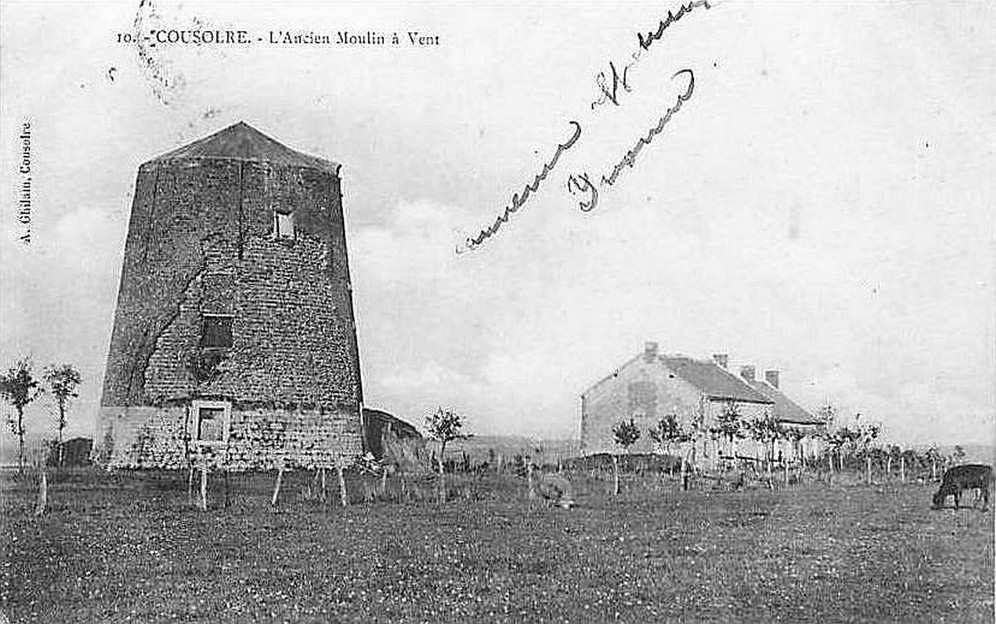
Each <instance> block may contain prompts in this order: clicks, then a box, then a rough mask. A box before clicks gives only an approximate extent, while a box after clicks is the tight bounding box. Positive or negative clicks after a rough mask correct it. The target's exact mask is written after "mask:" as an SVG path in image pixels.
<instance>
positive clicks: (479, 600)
mask: <svg viewBox="0 0 996 624" xmlns="http://www.w3.org/2000/svg"><path fill="white" fill-rule="evenodd" d="M356 479H357V478H356V477H352V478H351V483H350V487H351V489H352V490H353V493H354V497H357V498H362V494H359V492H362V491H365V490H369V489H371V488H373V487H374V486H373V485H372V483H374V482H373V481H372V482H371V483H367V484H365V485H363V486H362V487H361V484H360V483H358V482H357V481H356ZM463 479H464V480H465V481H467V483H465V484H464V487H463V488H462V489H461V488H459V487H458V488H457V490H456V492H457V494H458V495H460V500H455V501H450V502H447V503H445V504H438V503H434V502H429V501H424V502H410V503H386V502H368V503H363V504H353V505H351V506H349V507H347V508H342V507H340V506H339V505H338V504H337V503H336V502H334V501H333V502H330V503H329V504H327V505H323V504H322V503H320V502H317V501H314V500H306V499H303V498H302V496H301V494H300V492H301V491H302V490H303V489H304V487H305V486H306V485H307V484H308V477H307V476H305V475H297V476H296V477H294V478H290V479H288V481H287V485H286V488H285V493H284V495H283V496H284V498H283V500H282V501H281V505H280V506H279V507H278V508H277V509H273V508H271V507H270V506H269V495H270V491H269V489H270V487H272V476H271V475H261V476H257V477H255V478H252V479H246V478H241V479H233V480H232V483H231V487H232V493H231V505H230V506H229V507H227V508H226V507H224V506H223V505H222V504H221V503H222V497H221V494H220V490H219V489H218V484H217V483H212V491H211V498H212V501H211V502H212V508H211V509H209V510H208V511H207V512H201V511H197V510H194V509H191V508H190V507H189V506H188V504H187V494H186V484H185V483H184V481H183V477H182V476H176V475H173V476H164V475H153V474H144V475H120V474H119V475H114V476H104V477H97V476H94V475H87V474H84V475H71V476H67V477H63V478H62V480H61V481H60V480H56V481H55V482H54V483H53V484H52V486H51V491H50V508H49V511H48V513H46V514H45V515H44V516H43V517H41V518H35V517H33V516H32V515H31V513H30V511H31V507H32V505H33V502H34V499H33V493H32V491H31V489H30V487H33V485H34V484H24V483H21V484H18V483H14V482H13V481H12V480H11V479H10V478H9V477H8V478H7V480H6V482H5V484H4V487H3V490H2V491H3V501H2V505H3V527H2V534H0V541H2V549H3V560H2V574H0V581H2V583H3V585H2V587H0V598H2V608H3V611H4V612H5V613H6V614H7V616H8V617H9V618H10V619H11V621H12V622H14V623H15V624H16V623H19V622H47V623H48V622H128V621H134V622H167V621H170V622H172V621H180V622H251V621H273V622H285V621H286V622H325V621H390V622H399V621H412V622H415V621H428V622H437V621H451V622H470V621H528V622H540V621H550V622H560V621H565V622H568V621H569V622H597V621H614V620H621V621H630V622H650V621H666V620H681V621H724V622H729V621H748V622H771V621H785V622H800V621H812V622H842V621H868V622H943V621H948V622H992V621H993V592H994V588H993V515H992V514H991V513H980V512H979V511H973V510H964V509H963V510H961V511H958V512H956V511H955V510H953V509H952V510H940V511H931V510H930V509H929V500H930V495H931V494H932V492H933V490H934V486H931V485H924V484H920V485H916V484H910V485H899V484H890V485H884V486H878V487H876V486H871V487H868V486H851V487H839V486H835V487H828V486H826V485H823V484H820V483H809V484H801V485H797V486H789V487H786V488H783V489H776V490H768V489H756V490H748V491H740V492H723V491H715V492H706V491H689V492H681V491H678V490H677V489H676V488H674V487H673V485H672V484H667V485H666V486H663V487H662V486H660V483H659V482H658V481H655V480H654V481H651V482H647V481H645V480H644V481H640V482H639V483H637V482H634V481H632V480H631V482H630V483H629V484H628V485H629V491H626V492H624V493H623V494H622V495H620V496H618V497H613V496H610V495H607V494H606V493H605V492H606V489H607V482H606V481H605V480H602V479H598V480H592V479H590V478H589V475H587V474H586V475H584V477H578V478H577V481H578V482H579V490H580V492H579V494H580V495H579V498H578V502H579V506H578V507H577V508H575V509H573V510H569V511H568V510H563V509H558V508H547V507H545V506H544V505H542V504H541V503H538V502H531V501H529V500H528V499H527V498H526V496H525V484H524V480H522V479H518V478H516V477H514V476H501V477H498V476H495V475H486V476H484V477H480V478H479V477H469V476H468V477H463ZM216 481H217V480H216ZM454 481H456V482H457V484H458V485H459V483H460V479H459V478H458V479H454ZM334 483H335V479H334V478H332V479H331V480H330V485H332V484H334ZM648 483H651V485H648ZM29 486H30V487H29ZM391 487H392V488H394V487H397V483H392V484H391ZM332 498H333V499H334V498H335V497H334V496H333V497H332ZM966 498H969V499H970V497H966Z"/></svg>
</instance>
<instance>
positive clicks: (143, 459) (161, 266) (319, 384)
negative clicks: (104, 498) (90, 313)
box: [95, 122, 362, 470]
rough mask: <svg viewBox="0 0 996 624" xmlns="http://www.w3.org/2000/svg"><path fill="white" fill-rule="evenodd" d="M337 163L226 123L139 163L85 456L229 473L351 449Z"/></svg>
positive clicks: (351, 356) (353, 386)
mask: <svg viewBox="0 0 996 624" xmlns="http://www.w3.org/2000/svg"><path fill="white" fill-rule="evenodd" d="M339 167H340V166H339V164H337V163H335V162H332V161H328V160H324V159H321V158H316V157H313V156H309V155H306V154H302V153H299V152H296V151H294V150H292V149H290V148H288V147H286V146H284V145H282V144H280V143H278V142H277V141H275V140H273V139H271V138H270V137H268V136H266V135H264V134H262V133H261V132H259V131H257V130H255V129H254V128H252V127H250V126H248V125H246V124H245V123H241V122H240V123H237V124H235V125H233V126H230V127H228V128H225V129H224V130H221V131H220V132H218V133H216V134H213V135H211V136H209V137H206V138H204V139H201V140H199V141H195V142H193V143H191V144H189V145H186V146H184V147H181V148H179V149H176V150H174V151H172V152H169V153H167V154H164V155H162V156H159V157H158V158H154V159H152V160H150V161H149V162H146V163H144V164H143V165H141V167H139V170H138V178H137V181H136V184H135V197H134V203H133V205H132V211H131V220H130V223H129V225H128V238H127V241H126V243H125V253H124V262H123V266H122V271H121V283H120V288H119V291H118V300H117V311H116V313H115V317H114V331H113V334H112V336H111V345H110V352H109V354H108V358H107V372H106V376H105V380H104V391H103V396H102V399H101V406H100V415H99V423H98V431H97V437H96V440H95V442H96V444H97V446H98V450H97V454H98V456H102V458H103V459H104V460H105V461H106V462H108V463H109V464H110V465H112V466H132V467H135V466H143V467H145V466H148V467H162V468H172V467H177V468H178V467H181V466H185V465H187V463H188V459H189V457H190V455H191V452H192V450H193V452H195V453H196V454H197V455H198V457H201V458H206V460H207V461H209V462H210V461H214V462H221V461H223V462H225V465H226V467H228V468H229V469H236V470H238V469H253V468H269V467H272V466H274V465H288V466H294V465H301V466H315V465H321V464H330V463H333V462H335V461H338V460H339V459H342V458H345V457H352V456H355V455H356V454H358V453H360V452H361V450H362V448H361V447H362V423H361V418H362V416H361V404H362V390H361V384H360V369H359V355H358V351H357V343H356V329H355V325H354V317H353V305H352V296H351V288H350V280H349V265H348V261H347V255H346V237H345V230H344V224H343V210H342V192H341V190H340V178H339Z"/></svg>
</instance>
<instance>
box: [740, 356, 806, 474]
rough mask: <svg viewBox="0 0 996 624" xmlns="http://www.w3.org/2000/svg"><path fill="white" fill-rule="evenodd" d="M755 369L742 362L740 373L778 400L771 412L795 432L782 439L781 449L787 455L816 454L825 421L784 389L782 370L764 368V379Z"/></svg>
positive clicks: (753, 384) (789, 430)
mask: <svg viewBox="0 0 996 624" xmlns="http://www.w3.org/2000/svg"><path fill="white" fill-rule="evenodd" d="M755 371H756V369H755V368H754V367H753V366H742V367H740V376H741V377H743V379H744V380H745V381H746V382H747V383H749V384H750V385H751V387H752V388H754V389H755V390H757V391H758V392H759V393H760V394H763V395H764V396H765V397H766V398H768V399H770V400H771V401H772V402H773V403H774V404H773V405H772V406H771V414H772V415H773V416H774V417H775V420H777V421H778V423H779V424H780V425H781V426H782V427H783V428H784V429H786V430H787V431H788V432H790V433H791V434H793V435H792V436H791V438H790V439H789V440H787V441H785V442H783V443H782V448H781V449H779V450H780V451H781V452H782V454H783V455H784V456H786V457H801V456H805V457H812V456H814V455H816V454H817V453H819V452H820V450H821V449H820V440H819V434H820V433H821V432H822V431H823V428H824V423H823V421H822V420H820V419H819V418H817V417H816V416H814V415H813V414H810V413H809V412H807V411H806V410H805V409H803V408H802V407H800V406H799V405H798V404H797V403H796V402H795V401H793V400H792V399H790V398H788V397H787V396H785V394H783V393H782V391H781V390H780V389H779V387H778V384H779V377H780V374H779V372H778V371H777V370H766V371H764V379H763V380H761V379H757V378H756V373H755Z"/></svg>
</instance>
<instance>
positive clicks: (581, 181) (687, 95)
mask: <svg viewBox="0 0 996 624" xmlns="http://www.w3.org/2000/svg"><path fill="white" fill-rule="evenodd" d="M678 76H686V77H687V78H688V86H687V87H686V88H685V91H684V93H679V94H678V99H677V101H676V102H675V103H674V105H673V106H671V107H670V108H668V109H667V111H666V112H665V113H664V115H662V116H661V118H660V119H659V120H657V125H656V126H654V127H653V128H651V129H650V130H649V131H648V132H647V136H645V137H640V138H639V140H637V142H636V145H634V146H633V147H632V148H630V149H629V151H627V152H626V155H625V156H623V157H622V158H621V159H620V160H619V162H617V163H616V165H615V166H614V167H613V168H612V173H610V174H609V175H607V176H606V175H602V177H601V179H600V180H599V181H598V184H599V186H603V187H604V186H612V185H614V184H615V183H616V180H617V179H618V178H619V174H620V172H622V170H623V168H624V167H630V168H632V167H633V164H634V163H635V162H636V157H637V156H639V155H640V152H642V151H643V148H644V147H646V146H647V145H650V143H652V142H653V140H654V137H656V136H657V135H658V134H660V133H661V132H662V131H663V130H664V126H666V125H667V124H668V123H669V122H670V121H671V117H672V116H673V115H674V114H675V113H677V112H678V111H680V110H681V107H682V106H684V104H685V102H687V101H688V100H690V99H692V94H693V93H694V92H695V73H694V72H693V71H692V70H690V69H682V70H681V71H678V72H676V73H675V74H674V75H673V76H671V79H672V80H673V79H675V78H678ZM567 192H569V193H570V194H571V195H574V196H577V194H578V193H581V194H584V195H585V197H584V201H580V202H578V207H579V208H580V209H581V212H591V211H592V210H594V209H595V206H597V205H598V188H596V186H595V185H594V184H592V182H591V179H590V178H589V176H588V173H587V172H584V173H581V174H579V175H571V176H570V177H568V178H567Z"/></svg>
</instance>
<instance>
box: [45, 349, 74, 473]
mask: <svg viewBox="0 0 996 624" xmlns="http://www.w3.org/2000/svg"><path fill="white" fill-rule="evenodd" d="M81 380H82V379H81V377H80V373H79V371H78V370H76V369H75V368H73V365H72V364H62V365H61V366H55V365H52V366H48V367H47V368H46V369H45V382H46V383H47V384H48V391H49V394H51V395H52V399H53V400H54V401H55V406H56V408H57V409H58V410H59V413H58V420H57V421H56V426H57V428H58V431H59V467H60V468H61V467H62V460H63V448H62V432H63V431H64V430H65V428H66V411H67V410H68V408H69V402H70V401H71V400H72V399H75V398H76V397H78V396H79V393H77V392H76V389H77V388H79V385H80V381H81Z"/></svg>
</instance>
